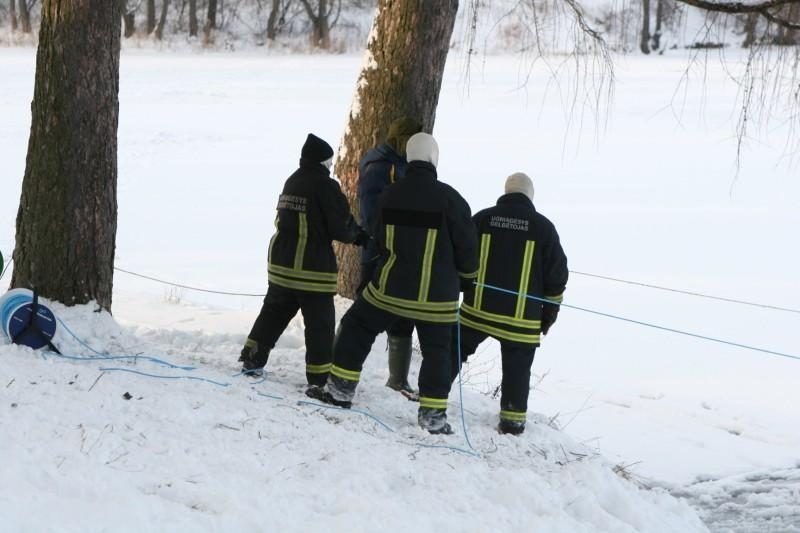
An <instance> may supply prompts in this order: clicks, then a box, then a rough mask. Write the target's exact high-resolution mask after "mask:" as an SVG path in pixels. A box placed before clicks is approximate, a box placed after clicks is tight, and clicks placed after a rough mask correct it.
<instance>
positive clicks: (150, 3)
mask: <svg viewBox="0 0 800 533" xmlns="http://www.w3.org/2000/svg"><path fill="white" fill-rule="evenodd" d="M155 29H156V0H147V35H151V34H152V33H153V31H154V30H155Z"/></svg>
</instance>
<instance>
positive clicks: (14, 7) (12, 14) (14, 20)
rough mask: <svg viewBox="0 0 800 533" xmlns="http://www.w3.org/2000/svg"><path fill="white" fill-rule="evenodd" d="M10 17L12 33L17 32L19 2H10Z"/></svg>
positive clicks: (15, 0)
mask: <svg viewBox="0 0 800 533" xmlns="http://www.w3.org/2000/svg"><path fill="white" fill-rule="evenodd" d="M8 16H9V18H10V19H11V31H17V0H11V1H10V2H9V6H8Z"/></svg>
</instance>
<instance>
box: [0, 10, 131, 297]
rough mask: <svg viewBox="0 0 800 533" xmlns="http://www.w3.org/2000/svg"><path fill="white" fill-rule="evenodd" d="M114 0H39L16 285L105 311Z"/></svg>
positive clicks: (113, 127)
mask: <svg viewBox="0 0 800 533" xmlns="http://www.w3.org/2000/svg"><path fill="white" fill-rule="evenodd" d="M121 18H122V11H121V9H120V2H107V1H97V2H87V1H86V0H44V4H43V6H42V24H41V28H40V30H39V50H38V53H37V56H36V82H35V87H34V94H33V103H32V105H31V114H32V120H31V135H30V140H29V142H28V158H27V162H26V166H25V178H24V180H23V182H22V198H21V199H20V205H19V212H18V214H17V235H16V248H15V249H14V276H13V278H12V280H11V285H12V286H13V287H28V288H36V289H37V290H38V291H39V292H40V293H41V294H42V295H43V296H45V297H48V298H52V299H55V300H58V301H61V302H63V303H65V304H67V305H74V304H81V303H87V302H89V301H91V300H96V301H97V303H99V304H100V305H101V306H102V307H103V308H105V309H110V308H111V291H112V286H113V274H114V241H115V237H116V232H117V122H118V117H119V100H118V93H119V49H120V21H121Z"/></svg>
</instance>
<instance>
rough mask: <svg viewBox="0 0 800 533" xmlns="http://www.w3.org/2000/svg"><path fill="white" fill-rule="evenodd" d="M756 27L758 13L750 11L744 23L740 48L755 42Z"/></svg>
mask: <svg viewBox="0 0 800 533" xmlns="http://www.w3.org/2000/svg"><path fill="white" fill-rule="evenodd" d="M757 27H758V13H750V14H749V15H747V19H746V20H745V23H744V34H745V37H744V42H743V43H742V48H750V47H751V46H753V45H754V44H755V42H756V28H757Z"/></svg>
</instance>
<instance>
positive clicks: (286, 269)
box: [269, 156, 361, 294]
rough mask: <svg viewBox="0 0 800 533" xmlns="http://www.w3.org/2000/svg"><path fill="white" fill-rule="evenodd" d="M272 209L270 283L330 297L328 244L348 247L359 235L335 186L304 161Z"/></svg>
mask: <svg viewBox="0 0 800 533" xmlns="http://www.w3.org/2000/svg"><path fill="white" fill-rule="evenodd" d="M320 157H321V156H320ZM277 209H278V215H277V217H276V218H275V234H274V235H273V236H272V240H271V241H270V245H269V282H270V283H274V284H276V285H280V286H282V287H286V288H288V289H295V290H300V291H308V292H316V293H330V294H335V293H336V278H337V268H336V256H335V254H334V252H333V246H332V241H341V242H345V243H352V242H353V241H355V240H356V237H358V235H359V233H360V232H361V228H359V226H358V224H356V221H355V219H354V218H353V216H352V215H351V214H350V206H349V205H348V203H347V198H346V197H345V195H344V193H342V190H341V188H340V187H339V183H338V182H337V181H335V180H334V179H331V177H330V171H329V170H328V169H327V168H326V167H325V166H323V165H322V164H321V163H320V162H316V161H314V160H311V159H308V158H303V159H301V160H300V168H298V169H297V170H296V171H295V172H294V173H293V174H292V175H291V176H289V178H288V179H287V180H286V183H285V185H284V186H283V192H282V193H281V195H280V197H279V199H278V206H277Z"/></svg>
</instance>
